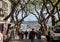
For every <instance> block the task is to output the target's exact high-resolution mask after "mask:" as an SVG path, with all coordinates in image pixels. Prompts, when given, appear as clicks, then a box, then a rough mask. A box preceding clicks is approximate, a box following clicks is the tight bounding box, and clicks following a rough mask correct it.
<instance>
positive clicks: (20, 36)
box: [18, 31, 22, 40]
mask: <svg viewBox="0 0 60 42" xmlns="http://www.w3.org/2000/svg"><path fill="white" fill-rule="evenodd" d="M18 36H19V40H20V39H21V38H22V34H21V31H18Z"/></svg>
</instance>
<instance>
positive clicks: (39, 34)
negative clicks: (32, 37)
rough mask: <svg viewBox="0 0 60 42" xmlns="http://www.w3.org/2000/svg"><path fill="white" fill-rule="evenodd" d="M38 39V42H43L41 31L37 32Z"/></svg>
mask: <svg viewBox="0 0 60 42" xmlns="http://www.w3.org/2000/svg"><path fill="white" fill-rule="evenodd" d="M36 37H37V39H38V42H41V30H40V29H39V31H37V32H36Z"/></svg>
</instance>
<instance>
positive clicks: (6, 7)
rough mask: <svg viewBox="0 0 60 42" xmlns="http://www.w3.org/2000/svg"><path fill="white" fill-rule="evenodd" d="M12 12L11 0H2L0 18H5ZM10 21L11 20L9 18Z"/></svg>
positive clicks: (0, 0) (0, 2)
mask: <svg viewBox="0 0 60 42" xmlns="http://www.w3.org/2000/svg"><path fill="white" fill-rule="evenodd" d="M10 12H11V3H10V2H9V0H0V20H3V19H4V18H5V17H6V16H8V15H9V13H10ZM8 22H9V20H8Z"/></svg>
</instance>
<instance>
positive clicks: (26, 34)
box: [25, 30, 28, 39]
mask: <svg viewBox="0 0 60 42" xmlns="http://www.w3.org/2000/svg"><path fill="white" fill-rule="evenodd" d="M27 36H28V32H27V30H26V31H25V39H27Z"/></svg>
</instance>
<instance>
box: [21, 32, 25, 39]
mask: <svg viewBox="0 0 60 42" xmlns="http://www.w3.org/2000/svg"><path fill="white" fill-rule="evenodd" d="M21 36H22V37H21V39H23V38H24V32H23V31H22V32H21Z"/></svg>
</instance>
